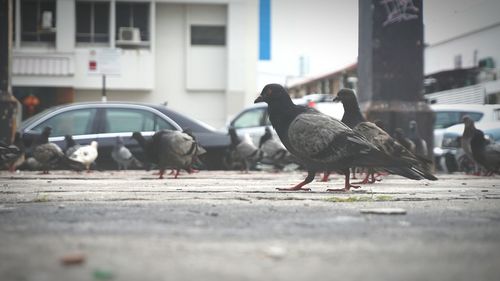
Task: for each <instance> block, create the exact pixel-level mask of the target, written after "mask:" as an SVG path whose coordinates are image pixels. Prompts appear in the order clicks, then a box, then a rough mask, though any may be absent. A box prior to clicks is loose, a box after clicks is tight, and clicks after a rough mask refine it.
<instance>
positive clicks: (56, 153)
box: [32, 127, 65, 174]
mask: <svg viewBox="0 0 500 281" xmlns="http://www.w3.org/2000/svg"><path fill="white" fill-rule="evenodd" d="M51 132H52V128H50V127H45V128H43V131H42V134H41V135H39V136H38V137H37V138H36V139H35V141H34V142H33V146H32V154H33V158H35V160H36V161H38V163H40V165H41V166H42V174H48V173H49V170H50V169H54V168H55V167H57V166H58V165H59V164H60V163H62V161H63V160H64V158H65V156H64V153H63V151H62V150H61V148H60V147H59V146H57V144H55V143H49V136H50V133H51Z"/></svg>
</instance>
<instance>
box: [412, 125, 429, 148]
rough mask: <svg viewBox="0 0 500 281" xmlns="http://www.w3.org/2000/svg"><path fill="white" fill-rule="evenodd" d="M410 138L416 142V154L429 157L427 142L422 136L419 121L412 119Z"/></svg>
mask: <svg viewBox="0 0 500 281" xmlns="http://www.w3.org/2000/svg"><path fill="white" fill-rule="evenodd" d="M408 138H409V139H410V140H411V141H412V142H413V143H414V144H415V155H418V156H422V157H427V153H428V152H429V150H428V148H427V142H426V141H425V140H424V139H423V138H422V137H421V136H420V132H419V131H418V124H417V121H415V120H412V121H410V133H409V134H408Z"/></svg>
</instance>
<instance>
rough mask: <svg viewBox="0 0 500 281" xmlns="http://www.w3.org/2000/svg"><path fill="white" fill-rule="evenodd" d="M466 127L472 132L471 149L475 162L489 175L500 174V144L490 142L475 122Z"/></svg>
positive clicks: (467, 124)
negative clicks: (475, 125) (476, 126)
mask: <svg viewBox="0 0 500 281" xmlns="http://www.w3.org/2000/svg"><path fill="white" fill-rule="evenodd" d="M465 126H467V127H469V129H471V131H472V138H471V140H470V147H471V151H472V157H473V159H474V161H476V162H477V163H478V164H479V165H481V166H483V167H484V168H485V169H486V171H488V174H489V175H493V174H494V173H496V174H500V143H495V142H489V140H488V139H486V138H485V136H484V132H483V131H481V130H479V129H476V128H475V127H474V122H471V123H466V124H465Z"/></svg>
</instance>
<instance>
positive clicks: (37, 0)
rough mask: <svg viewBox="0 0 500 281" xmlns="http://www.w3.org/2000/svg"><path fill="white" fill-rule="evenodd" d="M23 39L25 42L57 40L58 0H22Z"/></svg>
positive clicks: (52, 41)
mask: <svg viewBox="0 0 500 281" xmlns="http://www.w3.org/2000/svg"><path fill="white" fill-rule="evenodd" d="M21 40H22V41H23V42H49V43H55V41H56V1H55V0H23V1H21Z"/></svg>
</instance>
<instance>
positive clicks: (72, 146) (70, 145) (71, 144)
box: [64, 135, 81, 157]
mask: <svg viewBox="0 0 500 281" xmlns="http://www.w3.org/2000/svg"><path fill="white" fill-rule="evenodd" d="M64 141H65V142H66V149H65V150H64V154H65V155H66V156H67V157H69V156H71V155H72V154H73V153H74V152H75V151H76V150H78V148H80V146H81V145H80V144H78V143H76V142H75V140H74V139H73V137H72V136H71V135H66V136H64Z"/></svg>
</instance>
